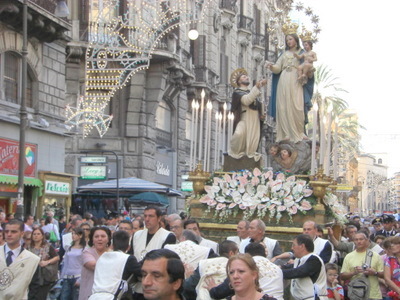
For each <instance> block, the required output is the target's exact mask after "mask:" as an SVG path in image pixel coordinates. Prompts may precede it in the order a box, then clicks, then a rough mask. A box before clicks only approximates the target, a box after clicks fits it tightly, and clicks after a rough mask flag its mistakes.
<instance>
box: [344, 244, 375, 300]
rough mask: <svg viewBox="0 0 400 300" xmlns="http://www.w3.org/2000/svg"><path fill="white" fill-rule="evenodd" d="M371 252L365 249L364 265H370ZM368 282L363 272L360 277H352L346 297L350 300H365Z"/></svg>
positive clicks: (368, 288) (367, 296)
mask: <svg viewBox="0 0 400 300" xmlns="http://www.w3.org/2000/svg"><path fill="white" fill-rule="evenodd" d="M372 256H373V252H372V251H371V250H367V253H366V255H365V265H367V266H368V267H370V266H371V260H372ZM369 290H370V283H369V279H368V277H367V276H365V275H364V274H363V275H362V276H360V277H357V278H354V279H352V280H351V281H350V283H349V285H348V292H347V297H348V298H349V299H351V300H366V299H369Z"/></svg>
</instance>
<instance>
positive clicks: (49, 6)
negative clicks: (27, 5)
mask: <svg viewBox="0 0 400 300" xmlns="http://www.w3.org/2000/svg"><path fill="white" fill-rule="evenodd" d="M29 1H30V2H32V3H35V4H36V5H37V6H40V7H41V8H43V9H44V10H47V11H48V12H49V13H51V14H54V11H55V10H56V5H57V0H29Z"/></svg>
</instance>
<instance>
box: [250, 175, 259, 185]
mask: <svg viewBox="0 0 400 300" xmlns="http://www.w3.org/2000/svg"><path fill="white" fill-rule="evenodd" d="M259 183H260V179H259V178H258V177H253V178H252V179H251V184H252V185H253V186H256V185H258V184H259Z"/></svg>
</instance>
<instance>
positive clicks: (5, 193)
mask: <svg viewBox="0 0 400 300" xmlns="http://www.w3.org/2000/svg"><path fill="white" fill-rule="evenodd" d="M25 158H26V167H25V172H24V206H25V207H26V208H28V210H26V211H30V209H31V208H35V207H36V205H37V201H38V198H39V197H40V196H41V192H42V187H43V183H42V182H41V181H40V180H39V179H38V178H36V177H35V176H36V168H37V145H36V144H31V143H26V146H25ZM18 161H19V143H18V142H17V141H15V140H11V139H5V138H0V208H1V209H3V211H4V212H5V213H6V214H7V213H15V211H16V205H17V199H18Z"/></svg>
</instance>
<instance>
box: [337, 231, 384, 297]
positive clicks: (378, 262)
mask: <svg viewBox="0 0 400 300" xmlns="http://www.w3.org/2000/svg"><path fill="white" fill-rule="evenodd" d="M353 241H354V244H355V250H354V251H353V252H350V253H349V254H347V255H346V257H345V258H344V261H343V266H342V272H341V274H340V277H341V279H342V280H351V281H353V280H355V279H356V278H359V277H366V278H367V279H368V282H369V284H368V285H369V287H368V289H369V295H368V296H367V299H382V294H381V291H380V289H379V282H378V278H383V261H382V259H381V257H380V256H379V254H377V253H376V252H373V251H371V250H368V246H369V243H370V241H369V238H368V236H367V235H366V234H365V233H364V232H357V233H356V234H355V236H354V239H353ZM367 256H370V258H369V257H367ZM351 281H350V284H351Z"/></svg>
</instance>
